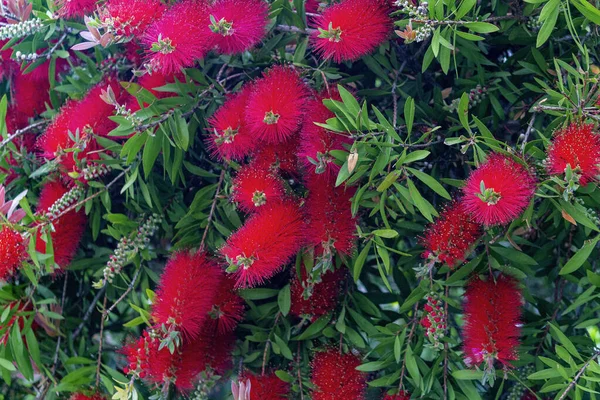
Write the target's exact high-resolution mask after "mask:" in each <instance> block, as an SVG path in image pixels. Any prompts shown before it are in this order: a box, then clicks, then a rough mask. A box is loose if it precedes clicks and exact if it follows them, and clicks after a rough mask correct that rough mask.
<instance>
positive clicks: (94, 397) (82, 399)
mask: <svg viewBox="0 0 600 400" xmlns="http://www.w3.org/2000/svg"><path fill="white" fill-rule="evenodd" d="M69 400H106V397H105V396H104V395H101V394H100V393H93V394H83V393H73V394H72V395H71V397H69Z"/></svg>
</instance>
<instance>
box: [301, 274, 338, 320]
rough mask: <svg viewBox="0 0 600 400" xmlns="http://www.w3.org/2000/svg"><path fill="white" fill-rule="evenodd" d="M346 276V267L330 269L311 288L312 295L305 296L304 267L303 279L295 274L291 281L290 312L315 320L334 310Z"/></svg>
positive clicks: (305, 280)
mask: <svg viewBox="0 0 600 400" xmlns="http://www.w3.org/2000/svg"><path fill="white" fill-rule="evenodd" d="M346 277H347V271H346V269H345V267H342V268H339V269H336V270H335V271H328V272H327V273H325V274H323V275H322V276H321V282H319V283H316V284H314V285H313V286H312V288H311V289H310V290H309V293H310V297H308V298H305V297H304V292H305V287H306V285H307V279H306V272H305V268H304V267H302V280H300V279H298V276H297V274H294V277H293V278H292V281H291V292H292V293H291V298H292V304H291V307H290V314H292V315H295V316H297V317H302V316H306V315H308V316H310V318H311V319H312V320H315V319H317V318H319V317H321V316H323V315H325V314H327V313H330V312H332V311H333V310H334V309H335V308H336V307H337V306H338V304H339V298H340V294H341V290H342V285H343V283H344V280H345V279H346Z"/></svg>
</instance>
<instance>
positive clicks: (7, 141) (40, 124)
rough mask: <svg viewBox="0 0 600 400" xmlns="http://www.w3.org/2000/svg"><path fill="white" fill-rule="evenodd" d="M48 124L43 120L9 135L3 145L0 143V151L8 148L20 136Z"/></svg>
mask: <svg viewBox="0 0 600 400" xmlns="http://www.w3.org/2000/svg"><path fill="white" fill-rule="evenodd" d="M47 123H48V121H46V120H42V121H37V122H34V123H33V124H31V125H29V126H26V127H25V128H23V129H18V130H16V131H15V133H13V134H12V135H8V136H7V137H6V139H4V140H3V141H2V142H1V143H0V150H1V149H3V148H4V147H6V145H8V144H9V143H10V142H12V141H13V140H15V139H16V138H18V137H19V136H21V135H23V134H25V133H27V132H29V131H31V130H33V129H35V128H38V127H40V126H43V125H46V124H47Z"/></svg>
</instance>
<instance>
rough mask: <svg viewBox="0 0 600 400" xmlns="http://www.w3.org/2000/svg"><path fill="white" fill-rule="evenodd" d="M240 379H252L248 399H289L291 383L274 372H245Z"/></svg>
mask: <svg viewBox="0 0 600 400" xmlns="http://www.w3.org/2000/svg"><path fill="white" fill-rule="evenodd" d="M240 379H241V380H243V381H246V382H247V380H250V397H248V399H260V400H282V399H287V398H288V396H289V393H290V385H289V383H286V382H284V381H282V380H281V379H279V378H278V377H277V375H275V374H274V373H269V374H266V375H255V374H252V373H245V374H244V376H243V377H242V378H240Z"/></svg>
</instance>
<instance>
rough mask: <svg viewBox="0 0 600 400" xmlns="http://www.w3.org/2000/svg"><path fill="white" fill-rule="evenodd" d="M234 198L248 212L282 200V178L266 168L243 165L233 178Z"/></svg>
mask: <svg viewBox="0 0 600 400" xmlns="http://www.w3.org/2000/svg"><path fill="white" fill-rule="evenodd" d="M232 191H233V196H232V200H233V201H234V202H236V203H237V204H238V207H239V208H240V209H241V210H243V211H246V212H253V211H257V210H259V209H260V208H261V207H264V206H265V205H267V204H273V203H277V202H280V201H281V200H282V199H283V197H284V195H285V190H284V188H283V182H282V181H281V178H280V177H278V176H277V175H275V174H274V173H273V172H271V171H270V170H267V169H264V168H259V169H257V168H252V167H251V166H246V167H242V169H241V170H240V171H239V172H238V174H237V176H236V177H235V179H234V180H233V187H232Z"/></svg>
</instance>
